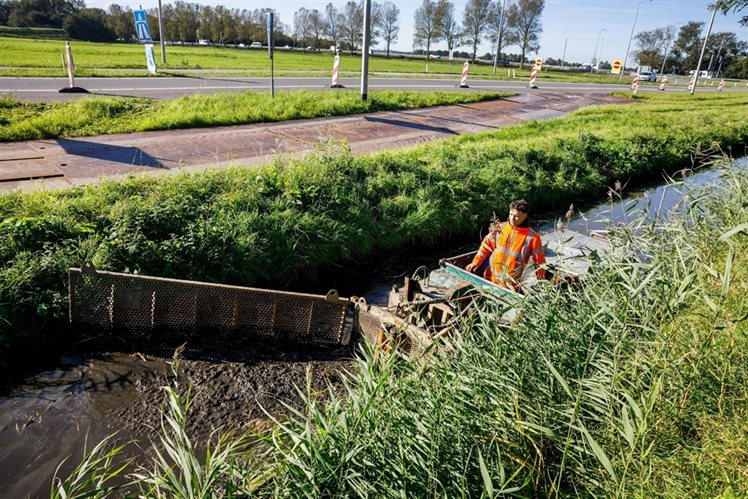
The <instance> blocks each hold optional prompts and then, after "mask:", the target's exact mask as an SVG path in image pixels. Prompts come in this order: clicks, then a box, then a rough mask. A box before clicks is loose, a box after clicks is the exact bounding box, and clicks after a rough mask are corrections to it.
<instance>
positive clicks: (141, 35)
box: [132, 10, 153, 42]
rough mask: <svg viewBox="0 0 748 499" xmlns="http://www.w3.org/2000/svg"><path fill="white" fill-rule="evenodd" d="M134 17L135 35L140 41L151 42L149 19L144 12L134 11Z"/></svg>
mask: <svg viewBox="0 0 748 499" xmlns="http://www.w3.org/2000/svg"><path fill="white" fill-rule="evenodd" d="M132 16H133V17H134V18H135V33H136V34H137V35H138V41H141V42H151V41H153V39H152V38H151V28H149V27H148V18H147V17H146V15H145V11H144V10H133V11H132Z"/></svg>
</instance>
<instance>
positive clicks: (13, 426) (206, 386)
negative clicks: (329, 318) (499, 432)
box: [0, 160, 748, 498]
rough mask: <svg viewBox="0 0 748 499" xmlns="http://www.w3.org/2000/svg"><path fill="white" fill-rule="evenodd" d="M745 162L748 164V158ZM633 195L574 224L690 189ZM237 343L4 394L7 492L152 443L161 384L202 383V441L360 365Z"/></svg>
mask: <svg viewBox="0 0 748 499" xmlns="http://www.w3.org/2000/svg"><path fill="white" fill-rule="evenodd" d="M741 163H742V164H743V165H748V161H745V160H744V161H741ZM718 181H719V171H717V170H711V171H705V172H703V173H698V174H696V175H693V176H690V177H688V178H687V179H686V180H685V183H686V184H690V185H703V184H706V183H710V182H718ZM624 194H625V195H626V198H625V200H624V201H623V202H622V203H621V202H615V203H602V204H600V205H598V206H591V207H586V208H584V209H583V210H582V211H581V213H582V215H583V216H581V217H578V218H576V219H575V220H573V221H572V223H571V224H570V228H571V229H574V230H577V231H580V232H587V231H591V230H596V229H602V228H604V227H605V226H607V224H609V223H610V222H611V221H612V222H614V223H615V222H618V221H624V220H625V219H626V218H627V217H630V216H631V214H632V213H634V212H636V211H637V210H638V209H639V208H641V207H643V206H647V205H649V209H648V210H649V214H650V215H651V216H655V214H657V213H659V214H660V216H663V215H664V214H666V213H667V212H668V211H670V210H672V209H673V208H674V207H676V206H677V205H678V203H679V202H680V200H681V198H682V196H683V188H682V187H673V186H670V187H665V186H663V185H660V186H652V187H651V188H648V189H642V190H639V191H636V192H629V193H626V192H625V191H624ZM555 218H556V215H549V216H548V217H547V220H545V221H542V220H541V221H540V222H541V227H542V228H543V229H545V230H551V229H552V227H553V220H554V219H555ZM479 240H480V239H479V237H478V236H477V235H476V238H474V240H472V241H465V242H464V243H463V244H455V245H454V247H452V248H448V249H445V248H441V249H438V250H434V251H431V252H429V253H425V254H424V253H419V254H418V256H417V257H414V258H409V259H402V258H400V257H395V256H392V257H383V258H382V259H381V260H380V261H379V262H378V265H377V268H376V269H373V268H369V269H366V270H363V271H362V270H360V269H359V270H351V271H345V272H342V271H341V272H339V273H338V274H339V276H337V277H335V276H334V277H332V278H331V279H330V284H329V287H330V288H333V287H334V288H337V289H338V290H339V291H340V294H341V295H342V296H351V295H361V296H364V297H365V298H366V299H367V300H368V301H369V302H370V303H378V304H382V303H386V300H387V293H388V291H389V289H390V288H391V286H392V284H393V283H395V282H401V281H402V277H403V275H405V274H406V273H412V271H413V270H414V269H415V268H417V267H418V266H420V265H426V266H430V267H434V266H436V264H437V261H438V259H439V258H440V257H443V256H445V255H451V254H457V253H460V252H464V251H469V250H472V249H474V247H476V246H477V243H478V242H479ZM326 290H327V289H321V288H320V289H314V290H307V291H310V292H322V293H324V292H325V291H326ZM233 350H234V349H232V348H230V347H229V348H220V347H213V348H208V347H205V346H203V347H200V348H197V347H194V346H190V345H188V346H187V348H186V350H185V352H184V354H183V359H182V360H181V362H180V363H179V366H178V368H177V369H176V375H175V373H174V371H175V370H174V364H173V362H172V353H173V346H172V347H164V346H160V347H149V348H146V349H141V350H140V351H138V352H131V351H130V352H121V351H111V352H96V353H80V352H78V353H70V354H67V355H65V356H63V357H62V358H61V359H60V362H59V365H58V366H57V368H55V369H54V370H51V371H47V372H43V373H40V374H38V375H36V376H34V377H32V378H29V379H28V380H27V381H26V382H25V383H23V384H22V385H20V386H18V387H17V388H16V389H15V390H14V391H13V393H12V394H11V395H9V396H7V397H3V398H0V497H8V498H19V497H27V496H30V497H45V496H48V493H49V487H50V484H51V481H52V476H53V475H54V472H55V469H56V468H57V466H58V465H59V464H60V462H61V461H63V460H64V459H65V458H67V460H66V461H65V462H64V464H63V465H62V467H61V470H60V475H61V476H67V474H68V473H69V472H70V470H72V468H73V466H74V465H75V464H77V463H78V462H80V459H81V456H82V451H83V448H84V445H85V442H86V439H88V441H89V442H91V443H95V442H98V441H100V440H101V439H102V438H103V437H105V436H107V435H109V434H111V433H114V432H118V436H117V438H118V441H120V442H126V441H130V440H137V441H138V442H139V443H140V445H141V447H143V448H144V449H147V448H148V447H149V445H148V444H149V442H151V441H156V440H157V438H158V435H159V433H160V427H161V411H160V410H161V408H163V407H164V405H165V397H164V392H163V389H162V387H163V386H165V385H167V384H169V383H170V382H171V383H173V382H174V381H177V382H178V383H179V386H181V387H183V388H185V387H187V386H193V387H194V389H193V404H192V407H191V410H190V413H189V415H188V432H189V434H190V435H191V436H192V437H193V439H194V441H196V442H202V441H205V439H207V438H208V436H209V435H210V433H211V432H212V431H213V430H215V429H217V428H223V429H227V428H234V429H239V430H241V429H248V428H253V427H257V426H261V425H263V424H266V422H267V414H266V412H265V411H267V413H270V414H273V415H282V414H283V413H284V411H285V410H286V409H285V408H284V406H283V404H282V402H288V403H291V404H292V405H299V403H300V398H299V396H298V394H297V392H296V390H295V389H294V386H304V384H305V381H306V379H307V377H309V379H311V380H312V384H313V387H314V389H315V390H322V389H324V387H325V386H326V385H327V384H328V383H332V384H333V385H335V384H336V383H338V382H339V380H340V375H339V371H340V369H341V368H346V367H349V366H350V365H351V360H350V357H351V352H350V351H348V350H345V349H333V350H316V351H311V350H306V349H305V350H304V351H300V350H298V349H297V350H294V349H292V348H291V349H278V348H270V347H256V348H255V349H253V350H242V351H240V352H237V351H233ZM90 445H92V444H90ZM90 445H89V447H90ZM128 452H129V453H130V455H133V456H134V457H136V458H137V459H138V461H139V462H145V460H146V458H147V453H148V451H147V450H141V449H140V448H138V447H133V446H131V447H130V448H129V449H128Z"/></svg>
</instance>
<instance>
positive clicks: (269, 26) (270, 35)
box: [265, 12, 275, 99]
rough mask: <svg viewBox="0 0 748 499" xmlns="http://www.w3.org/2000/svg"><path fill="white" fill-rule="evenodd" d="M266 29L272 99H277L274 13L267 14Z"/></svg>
mask: <svg viewBox="0 0 748 499" xmlns="http://www.w3.org/2000/svg"><path fill="white" fill-rule="evenodd" d="M265 27H266V28H267V30H268V57H270V97H272V98H273V99H275V72H274V67H273V13H272V12H268V13H267V14H265Z"/></svg>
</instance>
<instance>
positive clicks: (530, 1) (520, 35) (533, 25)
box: [508, 0, 545, 69]
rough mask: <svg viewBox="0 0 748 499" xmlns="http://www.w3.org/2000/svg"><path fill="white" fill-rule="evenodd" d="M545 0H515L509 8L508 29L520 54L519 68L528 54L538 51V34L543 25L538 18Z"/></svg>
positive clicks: (541, 30)
mask: <svg viewBox="0 0 748 499" xmlns="http://www.w3.org/2000/svg"><path fill="white" fill-rule="evenodd" d="M544 8H545V0H517V3H516V4H512V6H511V7H509V15H508V21H509V29H510V30H511V32H512V35H511V38H512V40H513V41H514V43H515V44H516V45H518V46H519V48H520V51H521V52H522V59H520V63H519V67H520V69H521V68H522V67H523V65H524V62H525V56H526V55H527V53H528V52H537V51H538V50H540V43H539V40H540V34H541V33H542V32H543V25H542V24H541V22H540V16H542V15H543V9H544Z"/></svg>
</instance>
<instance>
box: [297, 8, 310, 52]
mask: <svg viewBox="0 0 748 499" xmlns="http://www.w3.org/2000/svg"><path fill="white" fill-rule="evenodd" d="M310 26H311V24H310V22H309V10H308V9H307V8H306V7H301V8H299V10H297V11H296V12H294V14H293V32H294V36H295V37H296V41H297V42H298V43H299V44H300V45H301V46H302V47H304V50H306V41H307V38H309V32H310Z"/></svg>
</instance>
